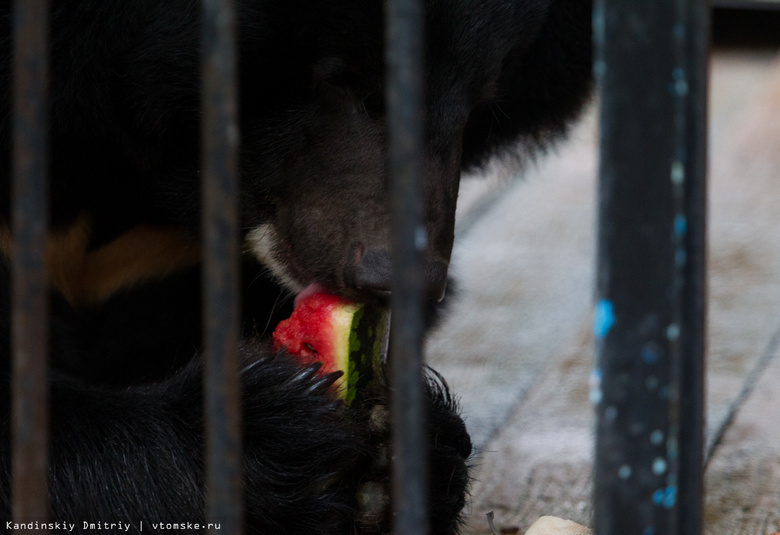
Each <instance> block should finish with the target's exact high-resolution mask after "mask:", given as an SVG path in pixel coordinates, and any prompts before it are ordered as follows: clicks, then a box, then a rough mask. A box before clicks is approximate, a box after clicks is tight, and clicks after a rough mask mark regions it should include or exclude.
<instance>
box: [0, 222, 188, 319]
mask: <svg viewBox="0 0 780 535" xmlns="http://www.w3.org/2000/svg"><path fill="white" fill-rule="evenodd" d="M89 239H90V225H89V221H88V220H87V218H86V217H82V218H80V219H79V220H78V221H77V222H76V223H75V224H73V225H72V226H71V227H69V228H67V229H65V230H61V231H57V232H53V233H52V234H51V235H50V236H49V237H48V239H47V247H46V264H47V267H48V271H49V282H50V284H51V286H52V288H54V289H55V290H57V291H58V292H59V293H61V294H62V295H63V296H64V297H65V298H66V299H67V300H68V301H69V302H70V303H71V304H72V305H74V306H93V305H98V304H100V303H102V302H104V301H105V300H107V299H108V298H109V297H111V296H112V295H114V294H115V293H117V292H118V291H120V290H124V289H127V288H131V287H133V286H135V285H138V284H141V283H143V282H147V281H152V280H160V279H163V278H165V277H167V276H168V275H171V274H173V273H175V272H177V271H179V270H181V269H184V268H188V267H191V266H194V265H195V264H197V263H198V262H199V261H200V247H199V245H198V244H197V243H196V242H194V241H193V240H192V239H190V238H189V237H188V236H187V235H186V234H185V233H184V232H183V231H182V230H181V229H178V228H174V227H155V226H151V225H139V226H137V227H133V228H131V229H130V230H128V231H127V232H125V233H124V234H122V235H120V236H118V237H117V238H115V239H114V240H113V241H111V242H109V243H107V244H105V245H103V246H101V247H99V248H97V249H94V250H88V246H89ZM11 249H12V241H11V233H10V232H9V229H8V228H5V227H4V228H0V251H1V252H3V253H4V254H5V255H6V256H9V257H10V255H11Z"/></svg>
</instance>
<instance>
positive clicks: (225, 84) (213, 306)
mask: <svg viewBox="0 0 780 535" xmlns="http://www.w3.org/2000/svg"><path fill="white" fill-rule="evenodd" d="M202 7H203V27H202V32H203V34H202V54H203V57H202V61H203V87H202V102H201V108H202V114H203V115H202V118H203V119H202V121H203V122H202V136H203V137H202V150H203V184H202V211H203V212H202V220H203V227H202V233H203V239H204V256H203V300H204V313H203V314H204V316H203V321H204V348H205V379H204V380H205V400H206V402H205V405H206V407H205V411H206V467H207V476H206V488H207V492H208V503H207V516H208V520H209V522H215V523H219V524H220V526H219V528H220V529H219V531H216V530H215V529H214V530H212V533H231V534H232V533H236V534H240V533H242V532H243V507H242V494H243V492H242V485H241V468H242V463H241V459H242V448H241V442H242V440H241V404H240V391H241V388H240V382H239V352H238V341H239V336H240V329H239V319H240V318H239V253H240V247H239V210H238V183H239V181H238V165H237V162H238V143H239V139H238V138H239V134H238V127H237V123H236V105H237V94H236V93H237V91H236V53H235V46H236V45H235V43H236V39H235V34H236V31H235V13H234V5H233V0H203V3H202Z"/></svg>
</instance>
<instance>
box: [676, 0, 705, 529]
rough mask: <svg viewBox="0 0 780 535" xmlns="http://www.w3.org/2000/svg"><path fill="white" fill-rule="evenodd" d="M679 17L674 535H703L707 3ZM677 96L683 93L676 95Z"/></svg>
mask: <svg viewBox="0 0 780 535" xmlns="http://www.w3.org/2000/svg"><path fill="white" fill-rule="evenodd" d="M681 10H682V13H681V15H682V16H683V17H685V20H684V21H678V24H680V23H682V22H684V23H685V25H686V28H687V31H686V32H685V35H684V36H683V37H681V38H680V41H679V48H680V57H679V63H680V64H681V65H682V66H683V69H684V71H685V78H686V80H685V82H686V84H687V89H688V91H687V94H681V95H679V98H678V106H679V108H678V113H679V114H682V115H683V116H684V117H685V121H686V123H685V128H684V132H683V134H682V135H684V136H685V137H684V139H683V140H681V142H682V144H683V145H684V146H685V148H686V152H687V156H688V157H687V160H686V164H687V167H686V173H687V176H688V177H689V180H686V181H685V182H684V189H685V192H684V195H685V199H684V206H683V208H684V210H685V213H686V217H687V220H686V227H687V228H686V229H685V233H684V237H683V247H684V248H685V250H686V262H685V265H684V268H683V269H684V271H683V278H684V281H685V282H684V286H683V289H682V299H683V304H682V311H681V314H682V318H683V321H684V322H685V324H686V325H687V326H688V329H687V330H686V332H685V333H684V335H683V337H682V340H681V343H682V348H681V350H682V352H683V359H682V370H681V377H680V390H681V392H680V437H679V442H680V476H679V491H678V492H679V503H680V507H681V508H682V510H683V511H684V512H683V514H681V515H679V517H678V519H677V532H678V533H681V534H686V535H687V534H688V533H692V534H697V533H702V532H703V518H702V514H703V510H704V474H703V472H704V464H705V461H704V444H705V438H704V425H705V420H704V415H705V406H704V401H705V398H704V396H705V386H704V381H705V378H704V373H705V360H704V359H705V355H706V349H707V348H706V345H705V344H706V316H707V277H706V267H707V265H706V261H707V225H706V223H707V217H706V216H707V81H708V73H709V69H708V65H709V48H710V40H711V36H710V20H711V19H710V17H711V13H712V11H711V6H710V5H709V2H708V1H707V0H699V1H695V2H691V1H689V2H686V3H684V4H683V6H682V8H681ZM678 93H685V92H684V91H678Z"/></svg>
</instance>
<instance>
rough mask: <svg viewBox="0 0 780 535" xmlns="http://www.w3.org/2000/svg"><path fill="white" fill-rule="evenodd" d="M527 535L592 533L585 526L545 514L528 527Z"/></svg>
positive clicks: (589, 534)
mask: <svg viewBox="0 0 780 535" xmlns="http://www.w3.org/2000/svg"><path fill="white" fill-rule="evenodd" d="M525 535H591V532H590V530H589V529H588V528H586V527H585V526H581V525H579V524H577V523H575V522H572V521H571V520H564V519H563V518H558V517H555V516H543V517H541V518H540V519H539V520H537V521H536V522H534V525H533V526H531V527H530V528H528V531H526V532H525Z"/></svg>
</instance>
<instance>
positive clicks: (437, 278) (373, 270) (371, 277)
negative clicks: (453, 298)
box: [344, 246, 448, 301]
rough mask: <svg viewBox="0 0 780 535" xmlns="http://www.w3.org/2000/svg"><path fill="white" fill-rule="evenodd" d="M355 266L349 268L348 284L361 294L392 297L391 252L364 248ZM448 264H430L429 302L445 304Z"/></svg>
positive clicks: (427, 276) (426, 288)
mask: <svg viewBox="0 0 780 535" xmlns="http://www.w3.org/2000/svg"><path fill="white" fill-rule="evenodd" d="M360 250H362V255H360V258H359V260H358V262H357V263H356V264H354V265H348V266H347V269H346V271H345V277H344V278H345V281H346V283H347V285H348V286H350V287H352V289H354V290H357V291H359V292H361V293H362V292H368V293H371V294H374V295H377V296H379V297H382V298H389V296H390V292H391V288H392V273H393V271H392V263H391V256H390V251H389V250H388V249H363V247H362V246H361V247H360ZM447 268H448V264H447V263H446V262H442V261H427V262H426V263H425V270H424V281H423V285H424V292H425V297H426V299H430V300H432V301H441V300H442V299H443V298H444V292H445V290H446V289H447Z"/></svg>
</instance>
